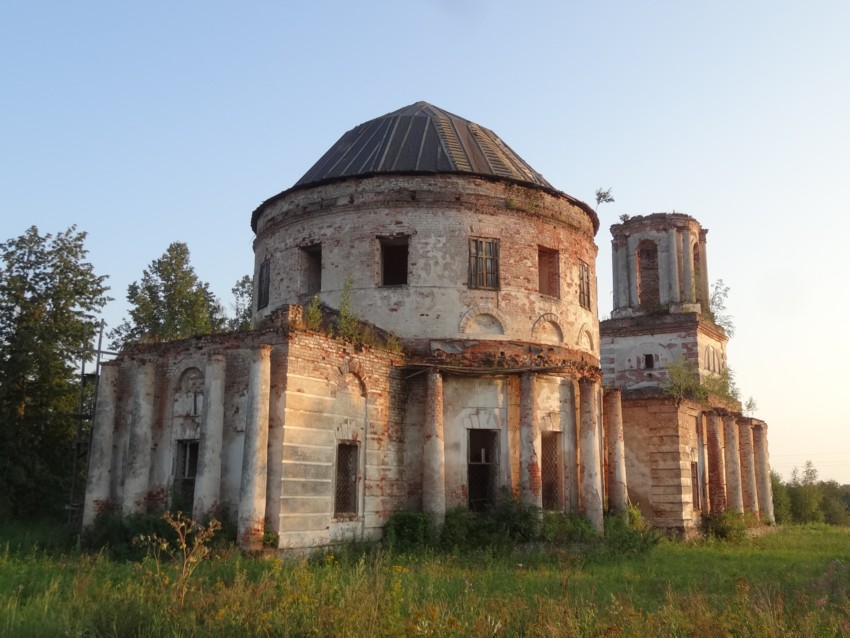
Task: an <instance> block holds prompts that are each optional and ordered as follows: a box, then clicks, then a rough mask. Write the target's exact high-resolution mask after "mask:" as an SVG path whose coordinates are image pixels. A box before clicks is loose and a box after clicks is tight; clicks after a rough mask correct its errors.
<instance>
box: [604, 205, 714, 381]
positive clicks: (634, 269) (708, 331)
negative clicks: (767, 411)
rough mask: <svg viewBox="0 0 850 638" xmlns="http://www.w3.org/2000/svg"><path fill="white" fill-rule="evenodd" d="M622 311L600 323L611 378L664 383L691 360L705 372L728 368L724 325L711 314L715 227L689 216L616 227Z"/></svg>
mask: <svg viewBox="0 0 850 638" xmlns="http://www.w3.org/2000/svg"><path fill="white" fill-rule="evenodd" d="M611 234H612V240H611V243H612V259H613V273H614V310H613V312H612V313H611V319H608V320H607V321H603V322H601V324H600V337H601V345H602V369H603V373H604V376H605V379H606V383H610V384H612V385H616V386H617V387H620V388H621V389H623V390H629V389H637V388H643V387H653V386H654V387H658V386H660V385H662V384H663V383H664V382H665V381H666V380H667V378H668V377H667V371H666V368H667V367H668V366H669V365H670V364H671V363H672V362H674V361H678V360H680V359H684V360H685V361H686V362H688V363H691V364H694V365H695V366H696V367H697V368H698V370H699V373H700V376H701V377H704V376H707V375H710V374H717V373H719V372H721V371H722V370H723V369H724V368H725V367H726V342H727V341H728V336H727V335H726V333H725V331H724V330H723V328H721V327H720V326H718V325H716V324H715V323H714V321H713V320H712V318H711V313H710V308H709V302H710V292H709V286H708V281H709V279H708V256H707V249H706V235H707V234H708V231H707V230H706V229H704V228H702V226H700V224H699V222H698V221H697V220H696V219H694V218H693V217H691V216H689V215H684V214H682V213H654V214H652V215H641V216H636V217H631V218H629V217H624V218H623V221H622V223H620V224H614V225H613V226H611Z"/></svg>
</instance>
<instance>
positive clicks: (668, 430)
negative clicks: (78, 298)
mask: <svg viewBox="0 0 850 638" xmlns="http://www.w3.org/2000/svg"><path fill="white" fill-rule="evenodd" d="M251 226H252V229H253V230H254V232H255V234H256V239H255V241H254V264H255V266H254V291H255V295H254V327H253V329H252V330H251V331H248V332H238V333H228V334H215V335H207V336H202V337H196V338H192V339H186V340H182V341H177V342H172V343H163V344H142V345H137V346H133V347H130V348H127V349H126V350H125V351H123V352H122V353H121V354H120V355H119V356H118V357H117V358H116V359H115V360H114V361H111V362H109V363H106V364H104V365H103V366H102V369H101V372H100V377H99V383H98V392H97V404H96V411H95V418H94V423H93V428H92V432H93V433H92V443H91V446H90V459H89V470H88V484H87V489H86V497H85V505H84V513H83V523H84V525H91V524H92V523H93V522H94V520H95V517H96V516H97V514H98V513H99V512H100V511H103V510H104V509H106V508H118V509H120V510H121V511H123V512H124V513H125V514H131V513H135V512H155V511H161V510H163V509H166V508H168V507H174V506H176V505H177V504H180V505H181V506H182V507H184V508H186V509H188V508H190V507H191V509H192V512H193V514H194V516H195V517H200V518H203V517H206V516H210V515H216V516H219V517H229V518H232V519H233V520H235V521H236V522H237V526H238V535H239V543H240V545H241V546H242V547H244V548H246V549H256V548H258V547H259V546H260V545H261V543H262V539H263V534H264V532H265V531H270V532H274V533H275V534H277V537H278V538H279V547H280V548H282V549H288V548H307V547H316V546H320V545H324V544H328V543H332V542H335V541H338V540H342V539H347V538H376V537H379V536H380V534H381V528H382V526H383V525H384V523H385V522H386V521H387V519H388V518H389V517H390V516H391V515H392V514H393V513H394V512H397V511H399V510H403V509H415V510H422V511H425V512H428V513H429V514H430V515H432V516H433V518H434V520H435V521H436V522H438V523H439V522H440V521H441V520H442V519H443V517H444V516H445V513H446V511H447V510H448V509H450V508H456V507H464V508H470V509H472V510H480V509H481V508H484V507H487V505H488V504H490V503H493V502H494V501H495V500H496V499H498V498H500V497H502V495H504V494H512V495H514V496H515V497H517V498H519V499H521V500H522V501H524V502H526V503H529V504H532V505H535V506H537V507H540V508H544V509H553V510H560V511H564V512H567V513H580V514H581V515H583V516H585V517H587V519H588V520H589V521H590V522H591V523H592V524H593V525H594V526H595V527H596V528H597V529H598V530H601V529H602V528H603V525H604V519H603V515H604V513H605V511H606V510H611V511H614V512H617V511H623V510H624V508H625V507H626V506H627V504H628V503H632V504H634V505H637V506H638V507H640V508H641V510H642V511H643V513H644V515H645V516H646V518H647V519H648V520H649V521H650V522H651V523H652V524H653V525H655V526H657V527H659V528H664V529H668V530H671V531H675V532H677V533H681V534H690V533H693V532H694V531H695V530H697V529H698V528H699V526H700V524H701V521H702V518H703V517H704V516H705V515H707V514H710V513H718V512H721V511H723V510H725V509H730V510H735V511H739V512H743V511H749V512H752V513H754V514H756V515H759V516H760V517H761V519H762V520H763V521H767V522H770V521H772V519H773V513H772V496H771V491H770V476H769V460H768V447H767V427H766V424H765V423H764V422H762V421H760V420H757V419H752V418H746V417H743V416H742V415H741V414H740V413H739V412H736V411H735V410H730V409H728V407H726V408H724V407H721V406H719V404H717V405H715V406H714V407H712V405H709V404H706V403H705V402H703V403H697V402H694V401H692V400H689V399H686V398H685V399H681V398H680V399H676V398H673V397H672V396H670V395H669V394H668V393H665V391H664V390H663V387H662V386H663V384H664V381H665V380H666V378H667V372H666V366H668V365H669V364H670V363H672V362H675V361H679V360H681V359H684V360H686V361H687V362H690V363H692V364H693V365H694V366H696V367H697V368H698V370H699V375H700V376H701V377H708V376H711V375H717V374H719V373H720V372H721V371H722V370H723V369H724V368H725V366H726V342H727V335H726V334H725V333H724V331H723V329H722V328H720V327H719V326H717V325H715V324H714V322H713V321H712V320H711V319H710V315H709V314H708V313H707V312H706V310H707V302H708V295H709V292H708V269H707V250H706V232H707V231H706V230H705V229H703V228H701V227H700V225H699V223H698V222H697V221H696V220H695V219H693V218H692V217H689V216H687V215H682V214H675V213H674V214H653V215H647V216H638V217H633V218H630V219H626V221H624V222H623V223H621V224H617V225H615V226H613V227H612V229H611V231H612V233H613V243H612V246H613V260H614V312H613V315H612V318H611V319H609V320H606V321H603V322H601V323H600V321H599V318H598V312H597V311H598V305H597V288H596V266H595V264H596V257H597V246H596V243H595V241H594V237H595V235H596V233H597V231H598V230H599V220H598V218H597V216H596V214H595V212H594V210H593V209H592V208H591V207H590V206H588V205H587V204H585V203H584V202H582V201H579V200H578V199H576V198H574V197H571V196H570V195H567V194H566V193H564V192H562V191H559V190H557V189H556V188H555V187H553V186H552V185H551V184H550V183H549V182H547V181H546V180H545V179H544V178H543V177H542V176H541V175H540V174H539V173H538V172H536V171H535V170H534V169H533V168H531V166H529V165H528V164H527V163H526V162H525V161H524V160H523V159H522V158H520V157H519V156H518V155H517V154H516V153H514V152H513V151H512V150H511V149H510V148H509V147H508V146H507V145H506V144H505V143H504V142H503V141H502V140H501V139H500V138H499V137H498V136H497V135H496V134H494V133H493V132H492V131H490V130H488V129H486V128H484V127H482V126H479V125H477V124H475V123H473V122H470V121H468V120H465V119H463V118H460V117H458V116H456V115H453V114H451V113H448V112H446V111H444V110H442V109H439V108H437V107H434V106H432V105H429V104H426V103H424V102H418V103H416V104H413V105H411V106H408V107H405V108H402V109H399V110H398V111H395V112H392V113H389V114H387V115H384V116H382V117H379V118H377V119H374V120H371V121H369V122H366V123H364V124H361V125H359V126H357V127H355V128H354V129H352V130H350V131H349V132H347V133H345V134H344V135H343V136H342V137H341V138H340V139H339V141H338V142H337V143H336V144H334V145H333V146H332V147H331V148H330V149H329V150H328V151H327V152H326V153H325V154H324V155H323V156H322V157H321V158H320V159H319V161H318V162H316V164H315V165H313V167H312V168H311V169H310V170H309V171H307V173H306V174H305V175H304V176H303V177H302V178H301V179H300V180H299V181H298V182H297V183H295V185H293V186H292V187H291V188H288V189H287V190H285V191H283V192H281V193H279V194H277V195H275V196H273V197H271V198H270V199H268V200H266V201H265V202H263V203H262V204H261V205H260V206H259V208H257V209H256V210H255V211H254V212H253V214H252V216H251ZM315 297H317V299H318V301H320V302H321V304H322V305H323V306H324V307H325V308H326V310H327V311H328V312H331V313H332V312H333V310H334V309H336V310H338V309H339V308H340V303H341V301H343V300H347V302H348V305H350V309H351V313H352V314H353V315H356V316H357V317H359V318H360V319H361V320H363V322H365V324H368V325H366V329H367V330H370V331H371V333H372V334H374V335H378V337H376V338H373V339H371V345H370V344H369V343H367V344H363V343H359V342H358V343H355V342H352V341H351V340H349V339H346V338H344V337H343V336H342V335H340V334H339V331H338V330H337V331H336V334H332V333H333V332H334V331H333V330H328V327H329V326H332V325H333V321H332V320H331V321H329V322H327V323H325V324H324V325H323V326H322V327H319V328H317V327H316V325H314V324H313V323H311V322H309V321H306V320H305V314H304V308H305V306H308V305H309V304H310V302H311V300H312V299H314V298H315ZM361 327H362V326H361ZM272 536H273V535H272Z"/></svg>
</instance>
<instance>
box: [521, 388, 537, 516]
mask: <svg viewBox="0 0 850 638" xmlns="http://www.w3.org/2000/svg"><path fill="white" fill-rule="evenodd" d="M534 380H535V374H534V373H533V372H525V373H523V375H522V377H521V379H520V395H519V492H520V499H521V500H522V502H523V503H525V504H527V505H534V506H535V507H540V508H542V507H543V490H542V478H541V476H540V454H541V450H540V445H541V443H540V424H539V423H538V421H537V401H536V397H535V395H534Z"/></svg>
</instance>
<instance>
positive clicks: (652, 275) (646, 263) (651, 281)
mask: <svg viewBox="0 0 850 638" xmlns="http://www.w3.org/2000/svg"><path fill="white" fill-rule="evenodd" d="M637 270H638V277H637V280H638V281H637V284H638V302H639V303H640V304H641V305H642V306H645V307H651V306H653V305H655V304H658V303H661V293H660V284H659V273H658V246H657V245H656V243H655V242H654V241H652V240H650V239H644V240H642V241H641V242H640V243H639V244H638V269H637Z"/></svg>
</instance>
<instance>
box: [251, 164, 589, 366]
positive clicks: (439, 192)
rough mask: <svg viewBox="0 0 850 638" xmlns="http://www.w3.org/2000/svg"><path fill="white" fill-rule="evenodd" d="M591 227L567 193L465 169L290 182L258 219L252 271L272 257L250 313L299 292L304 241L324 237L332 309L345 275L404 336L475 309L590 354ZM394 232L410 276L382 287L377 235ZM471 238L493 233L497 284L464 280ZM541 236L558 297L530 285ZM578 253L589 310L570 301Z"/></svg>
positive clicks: (520, 335) (384, 323)
mask: <svg viewBox="0 0 850 638" xmlns="http://www.w3.org/2000/svg"><path fill="white" fill-rule="evenodd" d="M594 232H595V231H594V227H593V222H592V220H591V219H590V217H589V216H588V215H587V213H586V212H585V211H584V210H582V209H581V208H579V207H578V206H576V205H574V204H573V203H571V200H569V199H568V198H567V197H556V196H555V195H553V194H551V193H548V192H545V191H543V190H539V189H533V188H528V187H524V186H521V185H516V184H512V183H505V182H501V181H494V180H487V179H480V178H475V177H469V176H462V177H461V176H454V175H435V176H427V177H423V176H403V175H399V176H378V177H371V178H359V179H350V180H345V181H342V182H335V183H331V184H326V185H322V186H316V187H313V188H309V189H303V190H295V191H293V192H291V193H289V194H287V195H285V196H284V197H282V198H280V199H279V200H277V201H275V202H274V203H273V204H270V205H269V208H268V209H267V210H266V211H265V212H264V213H263V214H262V216H261V217H260V219H259V223H258V229H257V239H256V240H255V242H254V251H255V263H256V268H255V270H256V273H255V274H257V273H258V272H259V268H260V264H261V263H262V262H264V261H265V260H269V263H270V290H269V305H268V307H267V308H266V309H263V310H261V311H259V312H258V313H257V315H256V317H255V319H256V320H257V321H260V320H262V318H263V317H264V316H266V315H267V314H268V313H270V312H272V311H273V310H274V309H275V308H277V307H279V306H280V305H281V304H287V303H303V302H305V301H306V297H305V294H304V293H305V290H306V269H307V265H306V261H305V259H306V258H305V256H304V254H303V251H302V250H301V248H302V247H305V246H310V245H315V244H321V246H322V292H321V295H320V298H321V300H322V301H323V302H325V303H327V304H328V305H330V306H332V307H338V306H339V297H340V294H341V292H342V289H343V286H344V284H345V281H346V278H347V277H349V276H350V277H351V279H352V304H353V307H354V311H355V312H356V313H357V314H358V315H359V316H361V317H364V318H367V319H368V320H369V321H370V322H372V323H374V324H375V325H377V326H379V327H380V328H383V329H385V330H388V331H392V332H395V333H396V334H398V335H399V336H401V337H409V338H458V337H463V336H464V335H465V334H469V333H470V332H471V333H473V334H474V333H475V331H476V330H479V329H481V328H480V325H479V322H476V321H475V320H474V318H475V316H483V317H485V318H486V319H487V321H490V322H491V323H492V321H493V320H495V321H498V323H499V324H501V325H500V326H496V328H495V329H494V330H491V329H490V328H489V327H488V329H487V332H488V335H487V336H488V338H492V339H500V338H505V339H509V338H510V339H521V340H524V341H536V340H538V339H537V337H538V334H537V333H538V332H539V331H540V329H541V328H543V331H544V332H551V331H552V330H551V326H550V325H549V323H554V324H557V326H558V328H559V329H560V332H561V339H562V340H563V343H565V344H566V345H568V346H572V347H579V348H581V349H584V350H586V351H587V352H589V353H591V354H595V355H597V356H598V352H599V350H598V348H599V334H598V321H597V319H596V313H597V299H596V276H595V261H596V254H597V248H596V246H595V244H594V241H593V235H594ZM401 236H406V237H409V256H408V272H409V275H408V283H407V284H406V285H399V286H381V285H380V283H381V258H380V254H381V253H380V250H381V248H380V241H379V239H378V238H379V237H401ZM470 237H482V238H495V239H499V240H500V260H499V270H500V272H499V276H500V286H499V289H498V290H484V289H471V288H469V287H468V285H467V284H468V272H469V248H468V240H469V238H470ZM538 246H542V247H544V248H549V249H553V250H557V251H558V253H559V264H558V268H559V271H560V278H559V282H560V291H559V292H560V295H559V297H554V296H549V295H544V294H541V293H540V291H539V286H538V284H539V282H538V263H537V261H538ZM580 261H581V262H584V263H585V264H587V266H588V267H589V276H590V289H591V297H592V300H591V304H590V306H591V307H590V308H583V307H582V306H581V305H580V303H579V262H580ZM493 332H497V333H498V332H501V333H502V334H501V335H500V334H493ZM556 332H557V331H556Z"/></svg>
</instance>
